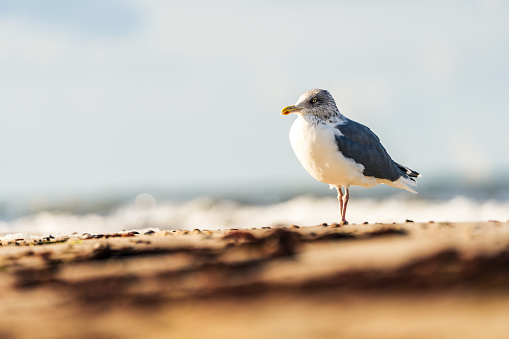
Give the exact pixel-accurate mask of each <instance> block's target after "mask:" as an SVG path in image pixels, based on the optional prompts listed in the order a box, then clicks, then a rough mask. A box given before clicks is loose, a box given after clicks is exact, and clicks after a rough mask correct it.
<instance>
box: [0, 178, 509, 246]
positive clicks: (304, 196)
mask: <svg viewBox="0 0 509 339" xmlns="http://www.w3.org/2000/svg"><path fill="white" fill-rule="evenodd" d="M494 178H495V179H496V181H490V182H481V183H479V182H477V183H475V182H474V183H472V182H461V181H452V180H451V176H448V177H446V178H445V179H443V180H440V179H434V180H431V179H428V180H427V181H424V180H422V181H423V182H424V185H422V186H419V187H418V190H419V195H414V194H411V193H408V192H406V191H403V190H397V189H394V188H391V187H387V186H385V185H379V186H377V187H374V188H370V189H364V188H359V187H352V189H351V193H350V202H349V204H348V212H347V219H348V221H349V222H350V223H352V224H360V223H363V222H369V223H377V222H381V223H392V222H405V221H406V220H407V219H409V220H413V221H415V222H428V221H435V222H446V221H449V222H476V221H489V220H498V221H508V220H509V181H508V180H505V181H504V180H502V178H505V174H504V173H502V174H500V175H498V176H494ZM420 183H421V182H420ZM230 187H233V186H231V185H230ZM327 188H328V185H325V184H314V185H311V186H307V187H302V185H300V186H299V187H298V188H297V189H296V188H295V185H286V186H284V185H279V186H278V185H265V186H263V187H261V186H260V185H259V187H258V186H256V185H253V186H252V187H247V185H246V184H244V185H242V186H240V185H239V186H238V187H236V188H235V189H234V190H233V191H225V190H223V191H220V190H215V191H213V190H209V191H204V190H203V188H202V187H201V188H200V190H195V191H192V190H191V189H190V188H189V187H186V188H185V190H181V191H178V190H172V191H171V193H168V192H169V191H163V192H161V191H159V192H157V190H152V191H150V190H148V192H147V193H143V192H135V191H132V192H123V193H121V194H116V195H114V194H111V192H110V194H109V195H107V194H104V192H102V193H103V194H101V193H97V192H96V193H93V194H89V195H88V196H84V195H75V196H60V197H59V198H55V199H53V200H49V199H35V200H34V199H28V198H26V197H18V199H14V198H13V196H10V197H9V199H3V201H2V199H0V236H1V235H3V236H5V235H9V234H20V233H23V234H29V235H31V234H35V235H48V234H72V233H73V232H78V233H85V232H88V233H110V232H118V231H122V230H134V229H147V228H157V229H169V230H171V229H182V230H185V229H195V228H198V229H211V230H212V229H220V228H252V227H264V226H270V227H275V226H278V225H289V224H296V225H301V226H307V225H317V224H322V223H335V222H338V221H339V220H340V216H339V206H338V201H337V199H336V192H335V191H329V190H328V189H327ZM205 195H206V196H205Z"/></svg>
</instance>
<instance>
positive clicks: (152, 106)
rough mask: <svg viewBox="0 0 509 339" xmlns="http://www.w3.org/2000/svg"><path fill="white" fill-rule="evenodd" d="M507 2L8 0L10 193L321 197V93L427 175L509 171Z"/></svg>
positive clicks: (2, 129) (5, 68)
mask: <svg viewBox="0 0 509 339" xmlns="http://www.w3.org/2000/svg"><path fill="white" fill-rule="evenodd" d="M508 14H509V4H508V3H507V2H503V1H487V0H484V1H480V0H478V1H474V0H472V1H447V2H444V1H426V2H417V1H411V2H410V1H383V2H377V1H325V0H322V1H321V0H319V1H257V2H245V1H222V0H219V1H213V2H211V1H204V0H197V1H192V2H191V1H163V0H161V1H156V0H152V1H150V0H139V1H137V0H132V1H113V0H74V1H66V0H47V1H38V0H20V1H7V0H0V93H1V100H0V117H1V120H0V161H1V165H0V197H9V196H11V195H13V194H21V193H22V194H28V195H31V194H33V195H36V194H38V195H41V194H43V195H44V194H47V195H51V194H54V193H55V192H77V193H79V192H87V191H96V192H101V191H108V190H119V189H134V190H136V189H139V190H141V191H143V190H148V189H149V188H160V189H185V188H187V187H193V188H195V189H196V188H198V189H199V188H200V187H203V188H204V190H213V189H215V188H218V187H223V188H224V187H229V188H231V189H237V190H243V189H249V188H250V187H253V185H262V186H263V185H274V184H277V183H278V182H284V183H285V184H287V185H294V186H299V185H304V186H306V185H314V184H315V183H314V179H312V178H311V177H310V176H309V175H308V174H307V173H306V172H305V170H304V169H303V168H302V167H301V165H300V164H299V163H298V160H297V159H296V157H295V155H294V154H293V151H292V149H291V146H290V144H289V140H288V132H289V129H290V126H291V124H292V123H293V120H294V119H295V117H294V116H293V115H292V116H289V117H284V116H280V111H281V108H282V107H284V106H287V105H290V104H293V103H295V102H296V100H297V99H298V97H299V96H300V95H301V94H302V93H303V92H305V91H307V90H309V89H311V88H324V89H328V90H329V91H330V92H331V93H332V95H333V96H334V97H335V99H336V102H337V106H338V107H339V109H340V111H341V112H342V113H343V114H345V115H346V116H348V117H349V118H351V119H353V120H356V121H358V122H361V123H363V124H366V125H367V126H369V127H370V128H371V129H372V130H373V131H374V132H375V133H376V134H377V135H378V136H379V137H380V139H381V140H382V142H383V144H384V146H385V147H386V149H387V150H388V151H389V153H390V154H391V156H392V157H393V159H395V160H396V161H398V162H400V163H402V164H404V165H406V166H409V167H410V168H412V169H415V170H417V171H419V172H421V173H422V174H423V179H422V180H423V183H422V184H423V185H426V181H425V178H426V177H428V178H436V177H443V176H450V177H454V178H457V177H461V178H467V179H468V180H473V181H476V180H485V179H486V178H490V177H491V176H493V175H495V173H503V172H504V171H507V170H508V169H509V156H508V155H509V136H508V135H509V134H508V126H509V117H508V114H507V113H508V112H509V97H508V93H509V63H508V62H507V60H509V21H508V20H507V17H508Z"/></svg>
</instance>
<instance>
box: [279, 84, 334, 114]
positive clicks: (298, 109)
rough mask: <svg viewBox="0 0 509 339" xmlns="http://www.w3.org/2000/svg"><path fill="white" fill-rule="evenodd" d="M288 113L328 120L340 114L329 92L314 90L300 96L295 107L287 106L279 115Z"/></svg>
mask: <svg viewBox="0 0 509 339" xmlns="http://www.w3.org/2000/svg"><path fill="white" fill-rule="evenodd" d="M290 113H296V114H299V115H305V114H310V115H314V116H316V117H319V118H330V117H331V116H337V115H339V114H340V113H339V110H338V108H337V106H336V102H335V101H334V98H333V97H332V95H331V94H330V93H329V91H327V90H324V89H316V88H315V89H311V90H309V91H307V92H306V93H304V94H302V95H301V96H300V97H299V100H297V102H296V103H295V105H291V106H287V107H285V108H283V110H282V111H281V115H288V114H290Z"/></svg>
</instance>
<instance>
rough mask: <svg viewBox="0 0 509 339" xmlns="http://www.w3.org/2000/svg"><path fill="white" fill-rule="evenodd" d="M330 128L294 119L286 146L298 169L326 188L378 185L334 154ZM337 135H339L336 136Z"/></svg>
mask: <svg viewBox="0 0 509 339" xmlns="http://www.w3.org/2000/svg"><path fill="white" fill-rule="evenodd" d="M334 133H336V130H335V129H334V128H333V127H332V126H328V125H326V124H322V123H318V124H315V123H312V122H309V121H307V120H306V119H305V118H304V117H302V116H298V118H297V120H295V122H294V123H293V125H292V128H291V130H290V143H291V145H292V148H293V151H294V152H295V154H296V155H297V158H298V159H299V161H300V162H301V164H302V166H304V168H305V169H306V171H308V172H309V174H311V175H312V176H313V177H314V178H315V179H317V180H319V181H321V182H324V183H327V184H330V185H359V186H364V187H371V186H374V185H376V184H377V183H378V182H377V181H376V179H375V178H373V177H365V176H364V175H363V174H362V171H363V170H364V167H363V166H362V165H361V164H357V163H355V161H354V160H352V159H349V158H345V157H344V156H343V155H342V154H341V152H340V151H339V150H338V147H337V144H336V141H335V138H334V135H335V134H334ZM337 133H339V132H337Z"/></svg>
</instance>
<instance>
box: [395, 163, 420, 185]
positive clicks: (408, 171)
mask: <svg viewBox="0 0 509 339" xmlns="http://www.w3.org/2000/svg"><path fill="white" fill-rule="evenodd" d="M395 164H396V165H397V166H398V168H399V169H400V170H401V171H403V173H405V174H406V175H407V176H408V177H409V178H410V180H412V181H414V182H415V180H414V179H413V178H420V177H422V175H421V174H420V173H419V172H416V171H414V170H411V169H410V168H408V167H406V166H403V165H400V164H398V163H397V162H395Z"/></svg>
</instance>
